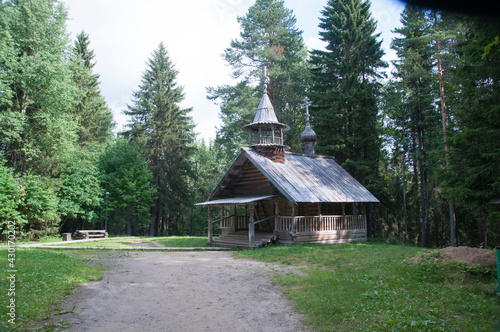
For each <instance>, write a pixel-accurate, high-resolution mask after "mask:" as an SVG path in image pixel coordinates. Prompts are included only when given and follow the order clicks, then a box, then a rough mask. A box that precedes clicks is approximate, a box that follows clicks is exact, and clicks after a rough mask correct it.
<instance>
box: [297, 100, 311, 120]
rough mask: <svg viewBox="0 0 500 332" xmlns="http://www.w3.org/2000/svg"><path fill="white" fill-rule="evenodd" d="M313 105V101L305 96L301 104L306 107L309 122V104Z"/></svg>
mask: <svg viewBox="0 0 500 332" xmlns="http://www.w3.org/2000/svg"><path fill="white" fill-rule="evenodd" d="M310 105H312V101H311V100H310V99H309V98H307V97H305V98H304V103H303V104H302V105H300V106H301V107H304V108H305V109H306V117H307V118H306V121H308V122H309V106H310Z"/></svg>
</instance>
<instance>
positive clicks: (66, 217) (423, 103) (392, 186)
mask: <svg viewBox="0 0 500 332" xmlns="http://www.w3.org/2000/svg"><path fill="white" fill-rule="evenodd" d="M318 17H319V19H320V24H319V26H318V32H319V38H320V39H321V40H322V41H323V42H324V43H325V45H326V46H325V48H324V49H314V50H308V49H307V46H306V44H305V42H304V39H303V37H302V31H300V30H299V29H298V28H297V26H296V23H297V21H296V17H295V16H294V14H293V12H292V11H291V10H290V9H288V8H286V6H285V2H284V1H280V0H256V1H255V3H254V4H253V5H252V6H251V7H250V8H249V9H248V11H247V13H246V15H244V16H241V17H239V18H238V23H239V25H240V36H239V38H237V39H234V40H232V41H231V43H230V45H228V47H227V48H226V49H225V50H220V51H221V53H222V56H223V58H224V60H225V62H226V63H227V65H228V66H229V67H230V68H231V69H232V78H233V79H235V81H236V82H237V83H236V84H234V85H223V86H211V87H207V92H206V93H207V98H209V99H210V100H212V101H213V102H214V103H216V104H217V105H219V107H220V112H219V116H220V118H221V120H222V125H221V126H220V128H218V129H217V133H216V138H215V139H214V140H213V141H210V142H205V141H203V140H200V139H197V138H196V135H195V125H194V121H193V118H192V117H191V113H190V112H191V109H190V108H182V107H181V106H180V103H181V102H182V101H183V100H184V94H183V89H182V82H178V80H177V76H178V71H177V69H176V68H175V59H172V58H171V57H170V54H169V52H168V45H164V44H163V43H160V44H159V45H158V47H157V48H156V49H155V50H151V55H150V57H149V59H147V63H146V68H145V69H144V72H143V74H142V77H141V84H140V85H139V86H138V87H137V89H136V90H135V91H131V102H130V104H129V106H128V108H127V109H126V110H124V113H125V114H127V115H128V117H129V119H130V122H129V124H128V127H127V129H126V130H124V131H122V132H118V133H114V132H113V129H114V125H115V124H114V120H113V116H112V112H111V109H110V107H109V106H108V105H107V103H106V100H105V99H104V97H103V96H102V94H101V91H100V87H99V85H100V81H99V80H100V77H99V73H97V72H95V70H94V65H95V59H94V58H95V54H94V51H93V50H92V49H91V47H90V43H91V40H90V36H89V35H88V34H87V33H86V32H85V31H82V32H81V33H80V34H78V35H77V36H76V38H75V39H74V40H71V39H70V37H69V34H68V32H67V30H66V21H67V20H68V14H67V9H66V8H65V7H64V4H63V3H62V2H60V1H58V0H7V1H2V2H0V237H2V236H3V237H4V236H5V235H6V230H7V225H8V223H9V221H10V222H15V224H16V227H17V234H19V236H21V237H23V238H27V239H37V238H40V237H44V236H48V235H55V234H58V233H61V232H73V231H74V230H76V229H103V228H104V223H105V219H107V224H108V231H109V232H110V233H111V234H116V235H119V234H129V235H152V236H167V235H203V234H205V233H206V231H207V215H206V213H207V212H206V211H205V210H203V208H201V207H198V206H195V205H194V204H195V203H198V202H202V201H204V200H205V199H206V198H207V197H208V195H209V194H210V193H211V191H212V189H213V188H214V187H215V185H216V184H217V183H218V181H219V179H220V178H221V177H222V176H223V174H224V172H225V171H226V169H227V168H228V167H229V166H230V165H231V163H232V162H233V160H234V158H235V156H236V155H237V154H238V152H239V148H240V147H242V146H246V145H247V144H248V137H247V134H246V133H245V132H244V131H243V130H242V127H243V126H244V125H246V124H248V123H250V122H251V121H252V119H253V116H254V114H255V110H256V107H257V105H258V102H259V99H260V96H261V86H262V85H261V83H262V71H263V67H264V66H266V69H267V73H268V76H269V85H268V94H269V97H270V99H271V101H272V103H273V106H274V109H275V110H276V115H277V116H278V119H279V121H280V122H282V123H285V124H287V125H288V126H289V127H290V128H291V129H290V130H289V131H288V132H287V133H286V136H285V144H287V145H288V146H290V147H291V150H292V151H297V152H302V144H301V142H300V140H299V139H300V133H301V132H302V131H303V129H304V127H305V116H304V114H303V109H301V106H300V105H301V104H303V102H304V98H305V97H306V96H307V97H308V98H309V99H310V100H312V106H311V107H310V113H311V126H312V127H313V128H314V130H315V132H316V133H317V136H318V143H317V146H316V149H317V152H318V154H323V155H330V156H334V157H335V158H336V160H337V162H338V163H339V164H341V165H342V167H344V168H345V169H346V170H347V171H348V172H349V173H350V174H352V175H353V176H354V177H355V178H356V179H357V180H358V181H359V182H360V183H361V184H363V185H364V186H365V187H366V188H367V189H368V190H369V191H370V192H371V193H373V194H374V195H375V196H376V197H377V198H378V199H379V200H380V203H379V204H373V205H370V206H369V207H368V212H369V236H371V237H377V238H382V239H385V240H387V241H395V242H398V243H401V242H404V243H411V244H414V245H419V246H423V247H445V246H457V245H469V246H482V247H493V246H497V245H500V167H499V165H500V145H499V142H500V91H499V80H500V39H499V36H500V21H499V20H494V19H491V18H486V17H474V16H465V15H463V14H458V13H451V12H445V11H441V10H436V9H425V8H420V7H416V6H412V5H406V7H405V9H404V11H403V12H402V14H401V22H402V27H401V28H397V29H395V30H394V32H395V33H396V35H397V37H396V38H394V39H393V40H392V43H391V48H392V49H393V50H394V51H395V52H396V53H397V56H398V59H397V60H395V61H393V63H391V64H389V63H386V62H385V61H384V60H383V59H382V57H383V55H384V50H383V49H382V47H381V40H380V34H378V33H377V32H376V27H377V22H376V21H375V20H374V18H373V17H372V15H371V12H370V2H369V1H363V0H325V6H324V9H323V10H322V11H321V12H320V13H318ZM145 60H146V59H145Z"/></svg>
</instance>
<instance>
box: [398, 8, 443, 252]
mask: <svg viewBox="0 0 500 332" xmlns="http://www.w3.org/2000/svg"><path fill="white" fill-rule="evenodd" d="M401 22H402V23H403V26H402V27H401V28H398V29H395V32H396V33H399V34H401V35H402V37H399V38H394V39H393V42H392V45H391V47H392V48H393V49H394V50H396V52H397V54H398V57H399V59H400V60H398V61H395V62H394V65H395V67H396V72H395V73H394V76H395V78H396V79H397V80H398V82H397V83H396V84H397V85H399V86H400V88H399V90H400V94H401V97H402V98H401V102H402V103H404V105H403V107H401V110H402V112H400V114H399V116H400V118H399V123H400V124H402V125H403V126H405V127H402V128H401V129H402V130H405V129H406V134H407V136H406V137H405V140H406V143H405V144H406V146H408V152H409V160H410V163H411V168H412V169H413V185H414V186H415V187H414V188H413V190H412V192H413V195H414V196H415V201H420V218H417V217H416V216H415V217H416V219H420V220H421V229H422V232H421V234H422V235H421V236H422V237H421V241H422V245H423V246H425V247H430V246H431V234H430V231H431V225H430V216H429V214H430V208H431V198H432V193H433V184H432V173H431V172H432V170H433V168H432V165H433V162H431V156H430V154H431V151H432V150H433V148H434V147H435V144H436V142H435V141H433V137H435V135H436V133H437V132H438V129H439V122H438V121H439V118H440V117H439V115H438V113H437V110H436V107H435V106H434V100H435V98H436V94H434V93H433V92H434V90H433V89H432V87H433V76H432V70H433V58H432V50H431V47H430V44H431V35H430V31H431V30H430V23H429V21H428V19H427V16H426V11H425V10H423V9H420V8H418V7H414V6H411V5H407V6H406V7H405V9H404V11H403V13H402V14H401ZM417 197H418V198H419V199H417Z"/></svg>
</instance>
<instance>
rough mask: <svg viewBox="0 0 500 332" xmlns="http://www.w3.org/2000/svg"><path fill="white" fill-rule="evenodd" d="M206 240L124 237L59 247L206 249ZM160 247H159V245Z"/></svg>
mask: <svg viewBox="0 0 500 332" xmlns="http://www.w3.org/2000/svg"><path fill="white" fill-rule="evenodd" d="M207 241H208V238H207V237H203V236H165V237H141V236H137V237H124V238H120V237H119V238H109V239H106V240H99V241H82V242H73V243H67V244H61V246H71V247H84V248H96V247H103V248H134V247H142V248H158V247H160V246H161V245H163V246H166V247H184V248H186V247H194V248H200V247H206V246H207V245H206V244H207ZM158 244H159V245H160V246H159V245H158Z"/></svg>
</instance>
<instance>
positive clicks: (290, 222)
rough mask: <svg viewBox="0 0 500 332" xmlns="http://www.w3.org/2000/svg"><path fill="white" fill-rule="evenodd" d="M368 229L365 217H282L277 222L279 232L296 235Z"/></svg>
mask: <svg viewBox="0 0 500 332" xmlns="http://www.w3.org/2000/svg"><path fill="white" fill-rule="evenodd" d="M348 229H366V217H365V216H364V215H345V216H342V215H339V216H296V217H295V218H294V217H290V216H286V217H283V216H280V217H279V218H278V220H277V222H276V230H277V231H288V232H295V233H303V232H318V231H339V230H348Z"/></svg>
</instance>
